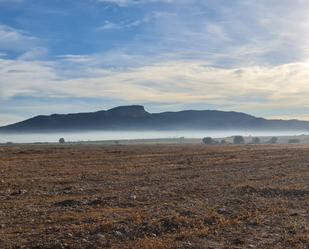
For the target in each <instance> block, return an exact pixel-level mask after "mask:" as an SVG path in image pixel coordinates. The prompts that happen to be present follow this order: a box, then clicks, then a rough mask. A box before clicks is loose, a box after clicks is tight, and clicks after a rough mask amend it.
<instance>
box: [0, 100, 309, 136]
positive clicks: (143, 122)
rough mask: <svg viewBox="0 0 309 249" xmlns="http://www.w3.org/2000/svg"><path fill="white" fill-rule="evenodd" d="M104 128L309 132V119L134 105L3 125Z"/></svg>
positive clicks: (13, 129)
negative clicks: (158, 109) (150, 109)
mask: <svg viewBox="0 0 309 249" xmlns="http://www.w3.org/2000/svg"><path fill="white" fill-rule="evenodd" d="M100 130H238V131H239V130H267V131H278V130H282V131H290V130H291V131H296V130H297V131H309V122H307V121H300V120H269V119H264V118H259V117H255V116H252V115H248V114H245V113H241V112H226V111H216V110H204V111H201V110H186V111H178V112H162V113H149V112H147V111H146V110H145V108H144V107H143V106H141V105H131V106H119V107H115V108H112V109H110V110H106V111H105V110H102V111H97V112H89V113H74V114H53V115H48V116H47V115H40V116H36V117H33V118H30V119H27V120H24V121H21V122H18V123H15V124H11V125H7V126H3V127H0V132H2V133H16V132H23V133H26V132H29V133H30V132H60V131H100Z"/></svg>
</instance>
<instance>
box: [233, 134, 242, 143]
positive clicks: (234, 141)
mask: <svg viewBox="0 0 309 249" xmlns="http://www.w3.org/2000/svg"><path fill="white" fill-rule="evenodd" d="M244 143H245V139H244V137H242V136H235V137H234V138H233V144H244Z"/></svg>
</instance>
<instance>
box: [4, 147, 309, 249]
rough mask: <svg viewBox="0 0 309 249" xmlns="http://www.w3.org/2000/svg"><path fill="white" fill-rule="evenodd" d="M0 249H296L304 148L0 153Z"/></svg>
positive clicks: (304, 205)
mask: <svg viewBox="0 0 309 249" xmlns="http://www.w3.org/2000/svg"><path fill="white" fill-rule="evenodd" d="M0 177H1V181H0V248H33V249H34V248H36V249H39V248H42V249H43V248H72V249H73V248H74V249H78V248H140V249H148V248H149V249H152V248H155V249H160V248H162V249H165V248H214V249H217V248H218V249H219V248H220V249H221V248H269V249H273V248H300V249H304V248H305V249H308V245H309V226H308V224H309V215H308V213H309V208H308V207H309V147H308V146H293V145H290V146H282V145H277V146H254V145H252V146H211V147H208V146H203V145H186V146H185V145H183V146H182V145H177V146H176V145H151V146H150V145H149V146H140V145H139V146H134V145H132V146H99V145H93V146H86V145H83V146H77V145H75V146H63V145H62V146H44V145H41V146H39V145H37V146H21V147H17V146H8V147H0Z"/></svg>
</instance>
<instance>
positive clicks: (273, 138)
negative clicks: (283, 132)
mask: <svg viewBox="0 0 309 249" xmlns="http://www.w3.org/2000/svg"><path fill="white" fill-rule="evenodd" d="M277 142H278V138H277V137H272V138H271V139H269V141H268V142H267V143H269V144H276V143H277Z"/></svg>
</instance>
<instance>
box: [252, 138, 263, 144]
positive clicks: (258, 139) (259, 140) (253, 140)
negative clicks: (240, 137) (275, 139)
mask: <svg viewBox="0 0 309 249" xmlns="http://www.w3.org/2000/svg"><path fill="white" fill-rule="evenodd" d="M252 143H253V144H259V143H261V139H260V138H259V137H254V138H252Z"/></svg>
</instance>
